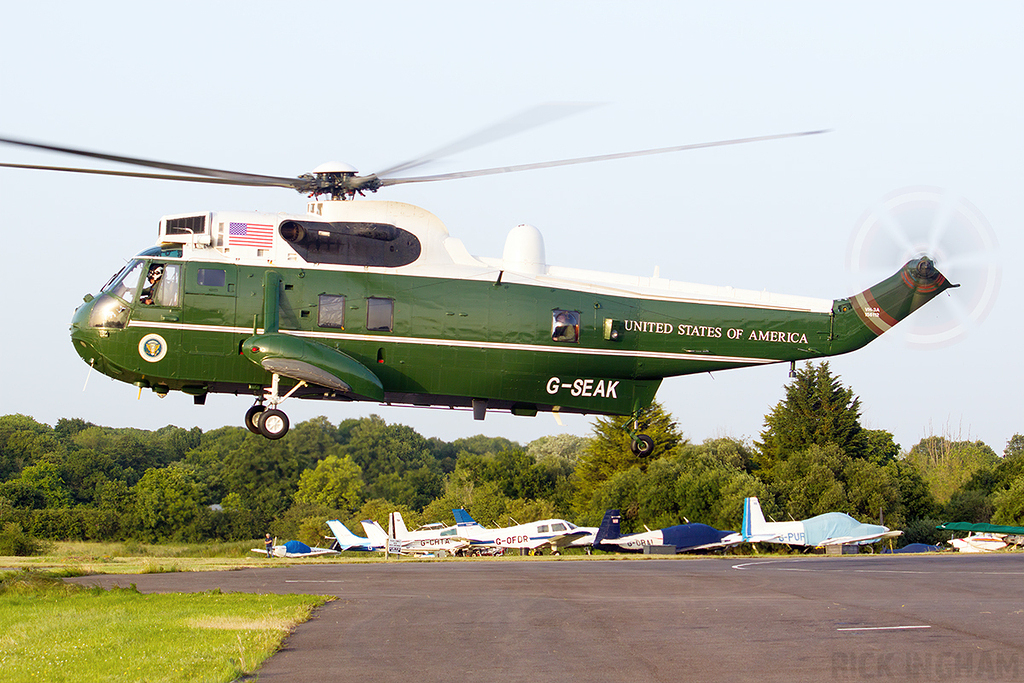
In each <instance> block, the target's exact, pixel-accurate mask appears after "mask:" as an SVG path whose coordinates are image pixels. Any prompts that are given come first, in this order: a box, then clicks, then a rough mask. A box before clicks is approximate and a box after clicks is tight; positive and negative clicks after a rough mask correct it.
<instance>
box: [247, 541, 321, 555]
mask: <svg viewBox="0 0 1024 683" xmlns="http://www.w3.org/2000/svg"><path fill="white" fill-rule="evenodd" d="M273 548H274V549H273V550H271V551H270V552H269V553H268V552H267V550H266V548H253V549H252V551H253V552H254V553H259V554H260V555H267V556H268V557H286V558H288V559H295V558H299V557H317V556H320V555H337V554H338V551H337V550H334V549H332V548H310V547H309V546H308V545H306V544H305V543H303V542H302V541H288V542H287V543H285V544H284V545H277V544H274V546H273Z"/></svg>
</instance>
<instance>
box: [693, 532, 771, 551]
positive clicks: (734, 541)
mask: <svg viewBox="0 0 1024 683" xmlns="http://www.w3.org/2000/svg"><path fill="white" fill-rule="evenodd" d="M776 538H778V537H776ZM743 542H744V540H743V535H742V534H729V535H728V536H723V537H722V540H720V541H718V542H717V543H705V544H704V545H695V546H693V547H692V548H686V549H685V552H689V551H691V550H715V549H717V548H731V547H733V546H734V545H739V544H740V543H743Z"/></svg>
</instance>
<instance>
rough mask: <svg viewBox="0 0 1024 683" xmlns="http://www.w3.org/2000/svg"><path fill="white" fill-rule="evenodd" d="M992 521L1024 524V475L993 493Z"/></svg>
mask: <svg viewBox="0 0 1024 683" xmlns="http://www.w3.org/2000/svg"><path fill="white" fill-rule="evenodd" d="M993 507H994V512H993V514H992V521H993V522H994V523H995V524H1005V525H1007V526H1024V477H1018V478H1017V479H1015V480H1014V481H1013V483H1011V484H1010V486H1009V488H1006V489H1003V490H1000V491H997V492H996V493H995V494H994V495H993Z"/></svg>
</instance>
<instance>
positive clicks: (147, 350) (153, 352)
mask: <svg viewBox="0 0 1024 683" xmlns="http://www.w3.org/2000/svg"><path fill="white" fill-rule="evenodd" d="M139 355H140V356H142V357H143V358H144V359H145V360H148V361H149V362H150V363H155V362H157V361H158V360H160V359H161V358H163V357H164V356H166V355H167V342H165V341H164V338H163V337H161V336H160V335H159V334H147V335H146V336H145V337H143V338H142V339H141V340H140V341H139Z"/></svg>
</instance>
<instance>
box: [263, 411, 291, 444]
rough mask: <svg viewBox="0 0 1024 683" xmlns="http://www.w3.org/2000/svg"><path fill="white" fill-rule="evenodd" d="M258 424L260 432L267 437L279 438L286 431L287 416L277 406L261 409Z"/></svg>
mask: <svg viewBox="0 0 1024 683" xmlns="http://www.w3.org/2000/svg"><path fill="white" fill-rule="evenodd" d="M258 424H259V428H260V434H262V435H263V436H265V437H267V438H268V439H280V438H281V437H282V436H284V435H285V434H287V433H288V416H287V415H285V414H284V413H282V412H281V411H280V410H278V409H277V408H271V409H270V410H265V411H263V413H262V414H261V415H260V418H259V422H258Z"/></svg>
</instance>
